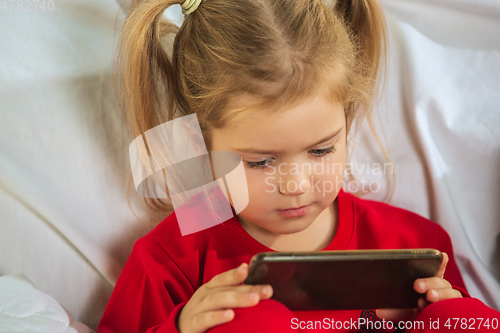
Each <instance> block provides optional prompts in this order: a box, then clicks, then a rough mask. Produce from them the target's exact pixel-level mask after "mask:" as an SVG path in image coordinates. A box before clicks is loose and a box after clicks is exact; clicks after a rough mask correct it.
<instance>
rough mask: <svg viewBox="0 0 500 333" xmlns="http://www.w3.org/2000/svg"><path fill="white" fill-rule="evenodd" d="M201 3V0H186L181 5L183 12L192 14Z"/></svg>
mask: <svg viewBox="0 0 500 333" xmlns="http://www.w3.org/2000/svg"><path fill="white" fill-rule="evenodd" d="M200 3H201V0H186V1H184V3H183V4H182V5H181V7H182V14H184V15H189V14H191V13H192V12H194V11H195V10H196V8H198V6H199V5H200Z"/></svg>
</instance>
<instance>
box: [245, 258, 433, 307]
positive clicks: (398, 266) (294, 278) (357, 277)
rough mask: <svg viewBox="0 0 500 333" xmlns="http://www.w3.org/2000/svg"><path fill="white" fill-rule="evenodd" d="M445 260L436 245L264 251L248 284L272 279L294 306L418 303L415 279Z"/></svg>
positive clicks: (252, 264) (275, 294)
mask: <svg viewBox="0 0 500 333" xmlns="http://www.w3.org/2000/svg"><path fill="white" fill-rule="evenodd" d="M442 260H443V257H442V254H441V252H440V251H438V250H435V249H403V250H348V251H318V252H262V253H258V254H256V255H254V256H253V257H252V259H251V261H250V268H249V274H248V277H247V279H246V280H245V281H244V284H252V285H255V284H270V285H271V286H272V287H273V290H274V291H273V296H272V297H271V298H272V299H275V300H277V301H279V302H281V303H283V304H284V305H285V306H287V307H288V308H289V309H290V310H292V311H307V310H353V309H382V308H416V307H418V305H417V302H418V299H419V298H421V297H423V294H419V293H417V292H416V291H415V290H414V289H413V283H414V281H415V280H416V279H418V278H426V277H432V276H435V275H436V273H437V272H438V269H439V266H440V264H441V261H442Z"/></svg>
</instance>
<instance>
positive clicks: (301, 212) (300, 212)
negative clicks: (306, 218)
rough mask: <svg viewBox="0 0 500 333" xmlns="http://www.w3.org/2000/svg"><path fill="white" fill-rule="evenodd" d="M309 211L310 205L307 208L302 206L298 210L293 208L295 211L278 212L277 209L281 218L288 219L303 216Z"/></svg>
mask: <svg viewBox="0 0 500 333" xmlns="http://www.w3.org/2000/svg"><path fill="white" fill-rule="evenodd" d="M310 209H311V204H309V205H307V206H302V207H300V208H295V209H286V210H280V209H278V214H280V215H281V216H283V217H286V218H289V217H296V216H302V215H305V214H307V213H308V212H309V210H310Z"/></svg>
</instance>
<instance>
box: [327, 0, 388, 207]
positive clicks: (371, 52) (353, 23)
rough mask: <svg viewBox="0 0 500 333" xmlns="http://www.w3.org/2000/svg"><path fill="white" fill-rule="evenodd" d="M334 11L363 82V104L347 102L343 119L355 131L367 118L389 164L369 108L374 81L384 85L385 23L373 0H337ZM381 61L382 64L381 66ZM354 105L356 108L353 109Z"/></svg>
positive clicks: (371, 106) (385, 65)
mask: <svg viewBox="0 0 500 333" xmlns="http://www.w3.org/2000/svg"><path fill="white" fill-rule="evenodd" d="M334 11H335V12H336V13H337V15H338V16H339V17H340V18H341V19H342V20H343V22H344V25H345V26H346V27H347V30H348V33H349V35H350V38H351V40H352V42H353V46H354V51H355V55H356V65H355V71H356V72H357V74H358V75H359V76H360V77H361V81H363V82H364V85H363V86H364V89H363V94H364V95H365V98H363V101H364V102H365V105H356V102H354V103H350V104H349V105H348V106H347V108H346V119H347V123H348V126H349V127H350V126H351V124H352V125H353V127H354V133H357V132H358V130H359V127H360V126H361V123H362V121H361V120H362V119H366V122H367V124H368V126H369V128H370V131H371V132H372V133H373V135H374V137H375V140H376V141H377V143H378V145H379V146H380V148H381V150H382V152H383V154H384V157H385V158H386V160H387V161H388V162H389V163H390V164H392V161H391V157H390V155H389V153H388V151H387V149H386V148H385V147H384V145H383V144H382V141H381V140H380V137H379V136H378V134H377V132H376V129H375V125H374V123H373V117H372V112H371V111H372V108H373V101H374V100H376V99H377V98H378V97H379V96H378V95H376V94H375V92H376V91H377V83H380V84H381V86H382V89H381V91H382V90H383V88H384V87H385V78H386V75H385V71H384V72H383V74H384V75H383V76H381V75H380V74H381V73H379V68H380V67H382V68H384V69H386V68H387V27H386V23H385V19H384V15H383V13H382V9H381V8H380V5H379V3H378V1H375V0H337V1H336V3H335V6H334ZM380 65H382V66H380ZM354 108H356V112H353V109H354ZM349 176H350V177H351V180H354V178H353V175H352V172H349ZM394 187H395V174H394V172H392V174H391V177H390V178H389V191H388V193H387V195H386V197H385V199H384V201H386V202H387V201H389V200H390V198H391V197H392V195H393V193H394Z"/></svg>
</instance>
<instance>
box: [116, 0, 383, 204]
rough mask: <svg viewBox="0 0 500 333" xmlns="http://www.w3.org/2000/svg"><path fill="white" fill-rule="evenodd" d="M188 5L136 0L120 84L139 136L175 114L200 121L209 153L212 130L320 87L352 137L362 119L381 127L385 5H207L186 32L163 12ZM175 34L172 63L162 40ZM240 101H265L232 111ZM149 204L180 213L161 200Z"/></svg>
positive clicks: (302, 0)
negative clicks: (376, 115) (378, 107)
mask: <svg viewBox="0 0 500 333" xmlns="http://www.w3.org/2000/svg"><path fill="white" fill-rule="evenodd" d="M181 3H182V1H176V0H172V1H170V0H141V1H134V2H133V3H132V4H131V7H130V11H129V13H128V15H127V17H126V19H125V22H124V26H123V30H122V33H121V36H120V39H119V43H118V47H117V50H116V51H117V56H116V58H115V60H116V63H115V71H116V76H115V78H116V79H117V81H116V82H118V85H119V86H120V87H118V85H117V89H121V90H122V94H123V105H121V106H122V111H124V116H125V118H126V120H127V125H128V128H129V130H130V131H131V132H132V134H133V136H134V138H135V137H137V136H139V135H143V137H144V132H145V131H147V130H149V129H151V128H153V127H155V126H157V125H160V124H162V123H164V122H167V121H170V120H173V119H174V114H177V113H179V115H181V116H182V115H188V114H192V113H196V115H197V118H198V121H199V123H200V128H201V130H202V134H203V137H204V140H205V143H206V145H207V150H208V151H210V147H211V131H212V130H213V129H221V128H223V127H225V126H228V124H230V122H231V121H233V120H235V119H238V118H241V117H245V116H247V115H248V114H249V113H251V112H255V110H256V109H268V108H272V109H273V110H276V113H278V112H281V111H283V110H286V109H287V108H290V107H293V106H295V105H298V104H299V103H300V102H302V101H304V100H305V99H306V98H308V97H310V96H312V95H313V94H314V93H315V92H317V91H318V89H320V88H322V87H325V88H327V89H328V93H329V97H330V98H331V100H332V101H336V102H341V103H343V104H344V106H345V116H346V123H347V130H348V131H349V129H350V127H351V125H353V122H354V121H355V120H356V122H355V123H356V124H359V123H360V122H358V121H357V120H359V119H363V118H366V119H367V120H368V122H369V124H370V126H371V127H373V126H372V120H371V110H372V103H373V102H372V98H373V95H374V92H375V89H376V82H377V75H378V71H379V63H380V61H381V60H384V59H385V57H383V55H385V53H386V27H385V21H384V18H383V14H382V11H381V8H380V6H379V4H378V2H377V1H375V0H338V1H336V2H335V4H334V6H333V7H332V5H331V4H327V3H325V2H322V1H320V0H238V1H229V0H202V2H201V4H200V5H199V7H198V8H197V10H196V11H194V12H193V13H191V14H189V15H187V16H186V17H185V19H184V22H183V24H182V26H181V27H180V28H178V27H177V26H176V25H174V24H173V23H171V22H169V21H168V20H166V19H165V17H164V16H163V13H164V11H165V10H166V9H167V8H168V7H170V6H172V5H175V4H181ZM171 34H175V39H174V41H173V51H172V55H171V56H170V54H168V52H167V50H166V47H165V46H164V43H165V40H164V37H166V36H169V35H171ZM116 82H115V83H116ZM270 86H272V87H273V89H272V90H270V89H269V87H270ZM242 94H249V95H251V96H254V97H257V98H258V100H259V101H261V102H260V103H258V104H255V105H252V106H251V107H248V106H247V107H234V105H232V103H231V101H232V100H233V99H234V98H236V97H237V96H241V95H242ZM377 139H378V137H377ZM146 147H147V143H146ZM148 153H149V151H148ZM384 153H385V150H384ZM386 156H387V154H386ZM145 200H146V202H147V203H148V205H150V207H151V208H153V209H157V210H173V207H172V205H171V204H170V203H166V202H163V201H162V200H161V199H148V198H145Z"/></svg>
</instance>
